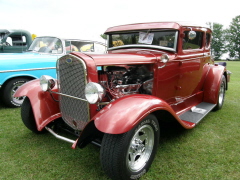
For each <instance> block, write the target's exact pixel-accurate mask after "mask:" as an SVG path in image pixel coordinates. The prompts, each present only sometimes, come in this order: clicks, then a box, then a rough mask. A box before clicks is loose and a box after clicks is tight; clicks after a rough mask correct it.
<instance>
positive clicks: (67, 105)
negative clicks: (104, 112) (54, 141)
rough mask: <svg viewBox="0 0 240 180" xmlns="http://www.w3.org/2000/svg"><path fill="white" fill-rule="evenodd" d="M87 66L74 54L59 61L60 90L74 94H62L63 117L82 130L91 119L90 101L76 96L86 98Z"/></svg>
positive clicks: (62, 92) (63, 92) (73, 126)
mask: <svg viewBox="0 0 240 180" xmlns="http://www.w3.org/2000/svg"><path fill="white" fill-rule="evenodd" d="M85 67H86V66H85V63H84V61H82V60H81V59H80V58H78V57H75V56H73V55H65V56H63V57H61V58H60V59H58V62H57V75H58V84H59V92H60V93H61V94H65V95H70V96H73V97H67V96H64V95H60V98H59V100H60V102H59V104H60V110H61V113H62V118H63V120H64V121H65V122H66V123H67V124H68V125H69V126H70V127H72V128H73V129H75V130H82V129H83V128H84V127H85V125H86V124H87V122H88V121H89V106H88V102H86V101H83V100H79V99H75V98H74V97H77V98H81V99H85V94H84V90H85V86H86V68H85Z"/></svg>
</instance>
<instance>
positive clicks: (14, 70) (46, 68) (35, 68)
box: [0, 67, 56, 73]
mask: <svg viewBox="0 0 240 180" xmlns="http://www.w3.org/2000/svg"><path fill="white" fill-rule="evenodd" d="M45 69H56V67H48V68H35V69H17V70H6V71H0V73H6V72H19V71H34V70H45Z"/></svg>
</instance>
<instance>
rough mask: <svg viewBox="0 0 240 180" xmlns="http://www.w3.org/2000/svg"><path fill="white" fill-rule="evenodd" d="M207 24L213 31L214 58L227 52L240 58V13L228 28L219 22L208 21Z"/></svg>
mask: <svg viewBox="0 0 240 180" xmlns="http://www.w3.org/2000/svg"><path fill="white" fill-rule="evenodd" d="M207 25H208V26H209V27H210V28H211V29H212V31H213V33H212V43H211V53H212V55H213V56H214V59H215V60H218V59H220V57H221V56H222V55H223V54H226V53H227V54H228V56H229V57H230V58H231V59H238V60H240V15H239V16H236V17H235V18H233V19H232V22H231V23H230V25H229V27H228V28H226V29H224V28H223V25H222V24H219V23H210V22H208V23H207Z"/></svg>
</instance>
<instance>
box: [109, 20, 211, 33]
mask: <svg viewBox="0 0 240 180" xmlns="http://www.w3.org/2000/svg"><path fill="white" fill-rule="evenodd" d="M180 27H198V28H207V27H204V26H202V25H197V24H194V23H191V22H184V21H182V22H146V23H136V24H126V25H120V26H113V27H110V28H108V29H107V30H106V31H105V34H108V33H110V32H118V31H131V30H143V29H160V28H161V29H179V28H180ZM207 29H209V28H207Z"/></svg>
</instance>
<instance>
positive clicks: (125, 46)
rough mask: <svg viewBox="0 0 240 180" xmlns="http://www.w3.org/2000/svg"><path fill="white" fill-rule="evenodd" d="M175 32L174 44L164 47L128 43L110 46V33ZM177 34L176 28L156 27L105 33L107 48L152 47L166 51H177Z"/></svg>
mask: <svg viewBox="0 0 240 180" xmlns="http://www.w3.org/2000/svg"><path fill="white" fill-rule="evenodd" d="M167 31H170V32H175V36H174V45H173V47H172V48H171V47H165V46H160V45H151V44H128V45H120V46H116V47H111V46H110V41H112V35H118V34H119V35H120V34H134V33H140V32H145V33H148V32H150V33H156V32H167ZM178 34H179V31H178V30H176V29H157V30H147V32H146V30H138V31H124V32H113V33H108V34H107V47H108V50H117V49H123V48H152V49H160V50H167V51H172V52H176V51H177V43H178Z"/></svg>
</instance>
